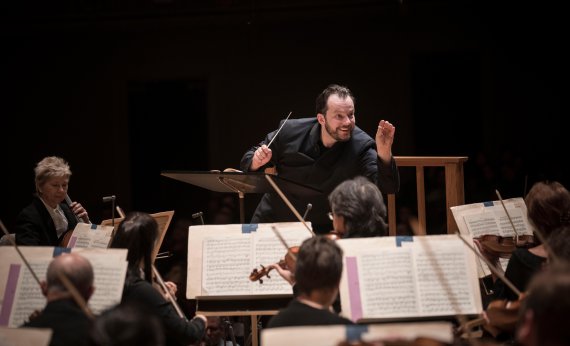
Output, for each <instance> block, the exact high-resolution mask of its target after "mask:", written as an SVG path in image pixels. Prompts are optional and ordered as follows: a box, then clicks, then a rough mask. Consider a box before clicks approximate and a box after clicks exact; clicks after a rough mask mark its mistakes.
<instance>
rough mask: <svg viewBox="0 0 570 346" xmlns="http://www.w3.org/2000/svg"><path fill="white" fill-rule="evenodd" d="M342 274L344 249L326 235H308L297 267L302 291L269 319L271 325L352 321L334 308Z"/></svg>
mask: <svg viewBox="0 0 570 346" xmlns="http://www.w3.org/2000/svg"><path fill="white" fill-rule="evenodd" d="M341 274H342V250H341V248H340V247H339V246H338V245H337V244H336V242H335V241H333V240H331V239H328V238H326V237H324V236H315V237H311V238H308V239H306V240H305V241H303V243H302V244H301V247H300V248H299V253H298V255H297V261H296V268H295V279H296V284H295V286H296V287H297V289H298V295H297V297H296V298H295V299H293V300H292V301H291V302H290V303H289V305H288V306H287V307H286V308H285V309H283V310H280V311H279V313H278V314H277V315H275V316H273V317H272V318H271V319H270V320H269V324H268V325H267V328H277V327H289V326H306V325H333V324H352V321H350V320H349V319H346V318H344V317H341V316H339V315H337V314H335V313H334V312H332V310H331V306H332V304H333V302H334V300H335V299H336V297H337V295H338V290H339V284H340V277H341Z"/></svg>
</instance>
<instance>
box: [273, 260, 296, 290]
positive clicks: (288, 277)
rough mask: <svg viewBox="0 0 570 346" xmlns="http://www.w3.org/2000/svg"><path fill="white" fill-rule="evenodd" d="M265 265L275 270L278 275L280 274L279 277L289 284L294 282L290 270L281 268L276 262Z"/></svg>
mask: <svg viewBox="0 0 570 346" xmlns="http://www.w3.org/2000/svg"><path fill="white" fill-rule="evenodd" d="M267 267H268V268H273V269H275V270H277V272H278V273H279V275H281V277H282V278H283V279H285V281H287V282H288V283H290V284H291V285H293V284H294V283H295V276H294V275H293V273H291V271H290V270H287V269H283V268H281V266H280V265H279V264H277V263H273V264H270V265H268V266H267Z"/></svg>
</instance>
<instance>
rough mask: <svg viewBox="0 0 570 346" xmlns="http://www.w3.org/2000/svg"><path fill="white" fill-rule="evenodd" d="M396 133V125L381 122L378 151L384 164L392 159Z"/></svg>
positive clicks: (377, 144)
mask: <svg viewBox="0 0 570 346" xmlns="http://www.w3.org/2000/svg"><path fill="white" fill-rule="evenodd" d="M395 133H396V127H395V126H394V125H392V124H391V123H390V122H389V121H386V120H380V123H379V124H378V130H377V131H376V151H377V152H378V156H380V158H381V159H382V161H384V162H389V161H390V160H391V159H392V143H394V134H395Z"/></svg>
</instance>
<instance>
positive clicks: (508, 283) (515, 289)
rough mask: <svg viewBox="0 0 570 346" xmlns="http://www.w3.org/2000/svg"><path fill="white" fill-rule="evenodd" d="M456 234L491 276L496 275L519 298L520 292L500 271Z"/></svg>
mask: <svg viewBox="0 0 570 346" xmlns="http://www.w3.org/2000/svg"><path fill="white" fill-rule="evenodd" d="M455 234H457V236H458V237H459V239H461V241H462V242H463V243H464V244H465V245H466V246H467V247H468V248H469V249H470V250H471V251H473V253H474V254H475V255H476V256H477V257H478V258H479V259H481V260H482V261H483V262H485V264H486V265H488V266H489V269H490V270H491V271H492V272H493V274H495V275H497V277H498V278H499V279H501V281H503V282H504V283H505V285H507V286H509V288H510V289H511V290H512V291H513V292H515V293H516V295H518V296H519V297H520V295H521V294H522V293H521V291H520V290H519V289H518V288H516V286H515V285H513V283H512V282H511V281H510V280H509V279H507V278H506V277H505V275H504V274H503V273H501V271H500V270H499V269H497V267H495V266H494V265H493V264H492V263H491V262H490V261H489V260H488V259H486V258H485V256H483V255H481V254H480V253H479V252H478V251H477V250H476V249H475V248H474V247H473V246H472V245H471V244H469V243H468V242H467V241H466V240H465V239H463V237H462V236H461V234H459V232H457V233H455Z"/></svg>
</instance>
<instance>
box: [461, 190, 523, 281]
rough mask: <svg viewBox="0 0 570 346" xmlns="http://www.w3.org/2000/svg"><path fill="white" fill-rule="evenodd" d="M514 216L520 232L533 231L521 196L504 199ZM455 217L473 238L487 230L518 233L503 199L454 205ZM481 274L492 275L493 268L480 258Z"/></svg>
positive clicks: (503, 263)
mask: <svg viewBox="0 0 570 346" xmlns="http://www.w3.org/2000/svg"><path fill="white" fill-rule="evenodd" d="M503 203H504V204H505V208H507V210H508V212H509V215H510V216H511V220H512V221H513V224H514V225H515V228H516V230H517V233H518V234H519V235H532V234H533V231H534V230H533V228H532V226H531V224H530V222H529V221H528V216H527V209H526V204H525V203H524V199H523V198H521V197H517V198H510V199H505V200H503ZM450 209H451V212H452V214H453V218H454V219H455V222H456V223H457V227H458V228H459V232H460V233H461V234H463V235H467V236H469V237H471V239H473V238H478V237H481V236H482V235H485V234H491V235H498V236H502V237H512V236H514V231H513V226H512V225H511V223H510V221H509V219H508V217H507V214H506V213H505V210H504V208H503V206H502V204H501V201H490V202H484V203H472V204H465V205H459V206H454V207H451V208H450ZM477 262H478V263H477V273H478V274H477V275H478V277H479V278H483V277H485V276H488V275H491V270H490V269H489V267H488V266H487V264H486V263H485V262H483V261H482V260H480V259H479V258H477ZM500 264H501V266H502V267H503V270H504V269H506V267H507V264H508V259H503V258H501V259H500Z"/></svg>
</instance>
